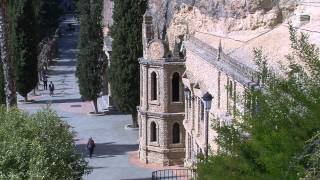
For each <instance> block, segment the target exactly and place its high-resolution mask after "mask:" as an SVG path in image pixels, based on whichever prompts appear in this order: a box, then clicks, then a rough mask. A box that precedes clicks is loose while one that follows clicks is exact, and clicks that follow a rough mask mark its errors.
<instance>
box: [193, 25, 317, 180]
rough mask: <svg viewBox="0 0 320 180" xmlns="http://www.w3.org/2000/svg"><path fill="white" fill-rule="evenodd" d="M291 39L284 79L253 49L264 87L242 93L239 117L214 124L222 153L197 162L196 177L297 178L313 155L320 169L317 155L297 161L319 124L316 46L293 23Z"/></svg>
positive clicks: (306, 169)
mask: <svg viewBox="0 0 320 180" xmlns="http://www.w3.org/2000/svg"><path fill="white" fill-rule="evenodd" d="M290 39H291V42H292V45H291V47H292V50H293V53H292V54H290V55H289V56H288V57H287V58H288V60H289V62H290V65H289V66H288V67H287V68H285V69H284V72H285V76H286V77H285V78H282V77H280V76H276V75H275V74H274V72H272V71H271V70H270V69H269V68H268V65H267V63H266V57H265V56H263V54H262V51H261V50H255V54H256V62H257V65H258V66H259V70H260V71H259V76H260V79H262V83H263V86H261V87H262V88H261V90H259V91H251V92H248V93H246V97H247V100H248V99H249V100H250V101H248V102H249V103H247V113H244V115H243V117H242V119H243V121H242V122H235V123H234V124H233V125H230V126H216V127H215V129H216V131H217V132H218V134H219V135H218V138H217V143H218V145H219V146H220V152H219V154H218V155H216V156H212V157H210V158H209V159H208V161H205V160H203V161H201V162H200V163H199V164H198V173H199V178H200V179H246V180H250V179H299V178H301V177H306V176H307V175H308V173H309V171H308V170H309V169H310V168H309V167H310V163H309V162H315V161H314V158H313V157H316V156H317V158H318V159H317V160H318V162H317V163H318V164H317V168H319V154H318V155H316V156H312V155H311V156H308V157H309V158H306V159H305V160H306V161H301V160H299V157H300V156H301V154H302V153H303V152H304V148H305V144H306V141H308V140H309V139H310V138H312V137H313V136H314V135H315V133H316V132H317V131H319V128H320V121H319V119H320V113H319V109H320V92H319V89H320V78H319V73H320V55H319V49H318V48H316V47H315V46H314V45H312V44H310V43H309V41H308V36H307V35H305V34H300V35H297V33H296V30H295V29H294V28H292V27H290ZM248 97H249V98H248ZM257 106H259V108H257ZM252 112H254V113H252ZM248 135H249V136H248ZM314 152H319V151H316V150H315V151H314ZM300 159H301V158H300ZM313 165H314V164H313ZM311 169H312V168H311ZM314 177H315V176H314ZM317 178H319V173H318V174H317V177H316V178H315V179H317Z"/></svg>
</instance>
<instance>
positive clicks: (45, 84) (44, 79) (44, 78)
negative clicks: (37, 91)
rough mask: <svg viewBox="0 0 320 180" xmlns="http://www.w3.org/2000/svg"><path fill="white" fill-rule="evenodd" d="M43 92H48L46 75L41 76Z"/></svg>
mask: <svg viewBox="0 0 320 180" xmlns="http://www.w3.org/2000/svg"><path fill="white" fill-rule="evenodd" d="M42 81H43V90H48V76H47V75H46V74H44V75H43V78H42Z"/></svg>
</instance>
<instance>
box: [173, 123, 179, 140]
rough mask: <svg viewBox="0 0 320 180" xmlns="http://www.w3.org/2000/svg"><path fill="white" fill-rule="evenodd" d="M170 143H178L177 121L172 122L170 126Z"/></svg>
mask: <svg viewBox="0 0 320 180" xmlns="http://www.w3.org/2000/svg"><path fill="white" fill-rule="evenodd" d="M172 143H173V144H177V143H180V126H179V124H178V123H174V124H173V128H172Z"/></svg>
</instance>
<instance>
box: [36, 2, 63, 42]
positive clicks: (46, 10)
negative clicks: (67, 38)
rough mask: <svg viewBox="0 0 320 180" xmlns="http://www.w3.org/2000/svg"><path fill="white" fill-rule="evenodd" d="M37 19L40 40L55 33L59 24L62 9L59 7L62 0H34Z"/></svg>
mask: <svg viewBox="0 0 320 180" xmlns="http://www.w3.org/2000/svg"><path fill="white" fill-rule="evenodd" d="M33 2H34V7H35V8H34V10H35V15H36V19H37V25H38V26H37V29H38V38H39V40H41V39H43V38H45V37H46V36H48V35H50V34H52V33H54V31H55V29H56V28H57V27H58V25H59V18H60V15H61V13H62V10H61V9H60V8H59V3H60V0H50V1H48V0H33Z"/></svg>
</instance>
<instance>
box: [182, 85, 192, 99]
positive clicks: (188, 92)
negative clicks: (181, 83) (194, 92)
mask: <svg viewBox="0 0 320 180" xmlns="http://www.w3.org/2000/svg"><path fill="white" fill-rule="evenodd" d="M183 91H184V96H185V97H186V98H189V97H190V94H191V91H190V89H189V88H188V87H185V88H184V90H183Z"/></svg>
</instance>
